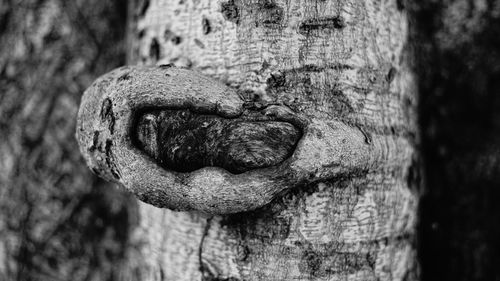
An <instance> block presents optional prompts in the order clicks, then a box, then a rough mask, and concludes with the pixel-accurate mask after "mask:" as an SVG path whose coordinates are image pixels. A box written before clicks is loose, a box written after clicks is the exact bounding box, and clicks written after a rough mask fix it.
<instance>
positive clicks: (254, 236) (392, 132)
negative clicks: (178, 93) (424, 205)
mask: <svg viewBox="0 0 500 281" xmlns="http://www.w3.org/2000/svg"><path fill="white" fill-rule="evenodd" d="M130 10H131V11H132V12H133V15H132V24H131V26H130V30H129V43H130V44H129V46H128V47H129V48H130V50H129V63H130V64H146V65H154V64H157V65H160V64H173V65H176V66H181V67H188V68H192V69H194V70H197V71H200V72H202V73H203V74H206V75H209V76H211V77H213V78H216V79H218V80H220V81H222V82H224V83H226V84H227V85H229V86H231V87H234V88H236V89H237V90H238V91H239V92H240V93H241V94H242V95H250V96H253V95H256V96H259V97H260V99H261V100H262V101H263V102H266V103H269V104H273V103H277V104H282V105H286V106H288V107H289V108H290V109H292V110H293V111H294V112H300V113H301V114H304V115H306V116H309V117H310V118H314V119H321V120H325V122H329V120H336V121H341V122H342V123H344V124H347V125H348V126H350V127H351V128H354V129H356V130H359V131H360V132H362V133H363V134H364V136H365V141H366V143H367V144H368V145H370V147H373V155H376V158H377V159H376V160H377V161H376V163H377V165H372V166H370V167H368V168H363V169H359V170H356V169H355V170H353V171H351V172H350V173H347V174H340V175H336V176H334V177H332V178H331V179H328V180H323V181H320V182H315V183H313V184H307V185H304V186H300V187H297V188H294V189H292V190H289V191H288V192H286V193H284V194H282V195H280V196H278V197H277V198H275V200H274V201H273V202H272V203H270V204H268V205H267V206H265V207H263V208H260V209H258V210H255V211H250V212H244V213H238V214H234V215H218V216H213V215H206V214H203V213H199V212H174V211H170V210H168V209H158V208H156V207H153V206H151V205H148V204H145V203H140V206H139V209H140V227H138V229H136V232H135V234H134V237H135V239H137V240H139V241H141V242H142V243H143V244H142V245H143V247H142V249H141V251H140V253H137V254H138V257H136V258H135V260H136V262H137V263H139V264H140V265H139V266H138V268H140V274H141V277H142V280H414V279H416V278H417V275H418V274H417V271H418V270H417V266H416V253H415V238H414V235H415V223H416V209H417V203H418V192H417V187H418V184H419V178H420V177H419V166H418V165H419V164H418V163H419V161H418V155H417V153H416V151H415V148H416V145H417V141H418V136H417V127H416V120H417V113H416V105H417V93H416V89H415V82H414V80H415V79H414V75H413V73H412V70H411V68H410V65H409V48H408V33H409V27H408V15H407V12H406V11H405V10H404V9H402V6H401V5H400V3H399V1H395V0H394V1H375V0H366V1H348V0H342V1H293V2H288V1H272V0H262V1H261V0H259V1H250V0H229V1H196V0H185V1H161V0H158V1H142V2H140V3H134V4H133V7H132V8H131V9H130ZM317 133H318V134H319V135H321V133H322V132H321V131H318V132H317ZM318 157H321V155H318ZM140 256H142V259H141V258H140Z"/></svg>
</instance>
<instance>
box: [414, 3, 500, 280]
mask: <svg viewBox="0 0 500 281" xmlns="http://www.w3.org/2000/svg"><path fill="white" fill-rule="evenodd" d="M409 8H410V11H411V12H412V13H413V16H414V21H413V23H412V24H413V27H414V30H413V31H414V34H413V36H414V38H413V40H412V41H413V42H419V45H417V46H416V47H417V50H418V53H417V54H418V55H417V57H416V62H415V63H416V69H417V72H418V75H419V87H420V90H419V91H420V106H421V107H420V118H421V137H422V144H423V158H424V175H425V176H424V178H425V185H424V190H423V191H424V194H423V197H422V201H421V207H420V218H421V219H420V226H419V255H420V263H421V268H422V280H424V281H428V280H464V281H465V280H500V272H499V271H498V269H497V266H498V264H500V240H499V238H500V224H498V222H500V204H499V203H498V201H499V200H500V159H499V156H500V154H499V153H500V3H499V1H461V0H456V1H419V3H418V4H409Z"/></svg>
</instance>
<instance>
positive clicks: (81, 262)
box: [0, 0, 137, 281]
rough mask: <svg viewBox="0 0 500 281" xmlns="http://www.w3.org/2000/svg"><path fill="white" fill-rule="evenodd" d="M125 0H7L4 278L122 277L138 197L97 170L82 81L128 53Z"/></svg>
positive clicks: (2, 103) (1, 88)
mask: <svg viewBox="0 0 500 281" xmlns="http://www.w3.org/2000/svg"><path fill="white" fill-rule="evenodd" d="M125 16H126V7H124V6H123V4H121V1H100V0H96V1H62V0H61V1H59V0H23V1H14V0H6V1H0V280H5V281H7V280H50V281H54V280H114V279H118V276H120V275H121V274H123V273H125V274H124V275H126V276H133V271H132V270H133V269H131V270H130V271H127V270H128V267H127V266H124V265H125V257H126V256H127V249H128V246H129V245H130V244H129V231H130V228H131V227H132V225H133V223H132V222H133V221H134V218H135V217H136V211H137V210H136V207H135V206H136V204H135V199H133V198H131V197H130V196H128V195H125V194H124V193H123V192H117V190H116V189H113V188H110V186H109V184H105V183H104V181H102V180H100V179H98V178H97V177H95V176H92V174H91V173H90V172H89V170H88V169H87V168H86V167H85V164H84V162H83V161H82V158H81V156H80V153H79V151H78V146H77V144H76V141H75V139H74V127H75V121H76V113H77V110H78V105H79V101H80V96H81V94H82V92H83V90H84V89H85V88H86V87H88V86H89V84H90V83H91V82H92V81H93V80H94V79H95V78H96V76H98V75H100V74H102V73H103V72H105V71H108V70H109V69H112V68H114V67H116V66H118V65H122V64H123V63H124V59H125V50H124V43H123V39H124V35H125V34H124V32H125V28H124V26H125Z"/></svg>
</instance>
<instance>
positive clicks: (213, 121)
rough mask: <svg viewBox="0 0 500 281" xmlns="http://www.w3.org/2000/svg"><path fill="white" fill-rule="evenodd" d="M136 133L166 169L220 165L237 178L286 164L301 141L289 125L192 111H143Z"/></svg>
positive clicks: (139, 143)
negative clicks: (256, 170)
mask: <svg viewBox="0 0 500 281" xmlns="http://www.w3.org/2000/svg"><path fill="white" fill-rule="evenodd" d="M133 132H134V136H133V139H134V142H135V145H136V146H137V147H138V148H139V149H141V150H142V151H144V152H145V153H146V154H147V155H149V156H150V157H152V158H153V159H154V160H155V161H156V162H157V163H158V164H159V165H160V166H162V167H164V168H167V169H170V170H174V171H177V172H191V171H194V170H197V169H200V168H203V167H207V166H216V167H221V168H224V169H226V170H227V171H229V172H231V173H233V174H240V173H243V172H246V171H249V170H252V169H257V168H265V167H270V166H274V165H277V164H279V163H281V162H283V161H284V160H285V159H287V158H288V157H290V155H291V154H292V153H293V151H294V149H295V146H296V144H297V142H298V140H299V139H300V137H301V133H300V131H299V129H298V128H296V127H295V126H294V125H292V124H290V123H288V122H282V121H255V120H245V119H240V118H238V119H226V118H222V117H219V116H216V115H200V114H196V113H193V112H191V111H190V110H187V109H185V110H167V109H153V110H147V111H143V112H141V113H139V114H138V116H137V118H136V120H135V127H134V130H133Z"/></svg>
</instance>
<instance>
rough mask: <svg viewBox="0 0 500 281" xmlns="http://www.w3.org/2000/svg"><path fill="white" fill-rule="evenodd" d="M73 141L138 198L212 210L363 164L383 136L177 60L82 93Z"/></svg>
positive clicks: (130, 71) (373, 156) (256, 202)
mask: <svg viewBox="0 0 500 281" xmlns="http://www.w3.org/2000/svg"><path fill="white" fill-rule="evenodd" d="M77 138H78V141H79V144H80V147H81V152H82V154H83V155H84V157H85V159H86V161H87V163H88V165H89V167H90V168H91V169H92V170H93V171H94V172H95V173H97V174H98V175H100V176H102V177H104V178H106V179H108V180H111V181H115V182H118V183H120V184H122V185H123V186H125V187H126V188H127V189H129V190H131V191H132V192H133V193H134V194H135V195H137V197H139V198H140V199H141V200H143V201H145V202H148V203H151V204H153V205H155V206H158V207H165V208H170V209H174V210H200V211H203V212H208V213H216V214H224V213H236V212H242V211H249V210H253V209H255V208H258V207H261V206H263V205H265V204H267V203H269V202H270V201H271V200H272V199H273V198H274V197H275V196H276V195H277V194H279V193H280V192H282V191H284V190H286V189H290V188H293V187H295V186H298V185H304V184H307V183H311V182H315V181H318V180H327V179H332V178H334V177H338V176H342V175H343V174H349V173H353V172H359V171H363V170H367V169H370V168H371V167H374V166H377V165H379V164H380V159H382V157H383V154H384V153H385V152H384V150H383V149H384V147H383V146H382V145H383V143H384V141H385V139H384V137H379V136H371V135H370V136H369V135H367V134H366V133H365V132H363V131H362V130H361V129H360V128H358V127H355V126H354V127H353V126H349V125H347V124H345V123H343V122H340V121H338V120H335V119H332V120H321V119H311V118H309V117H308V116H306V115H303V114H297V113H294V112H293V110H291V109H290V108H289V107H287V106H286V105H277V104H264V105H259V106H257V105H255V102H254V101H245V97H244V95H242V94H239V93H237V92H236V91H235V90H233V89H231V88H229V87H227V86H225V85H223V84H221V83H220V82H217V81H215V80H213V79H210V78H207V77H205V76H203V75H201V74H199V73H197V72H194V71H190V70H186V69H181V68H175V67H122V68H119V69H116V70H114V71H112V72H110V73H108V74H106V75H104V76H102V77H101V78H99V79H98V80H97V81H96V82H95V83H94V84H93V85H92V86H91V87H90V88H89V89H88V90H87V91H86V92H85V94H84V96H83V98H82V103H81V107H80V111H79V116H78V128H77ZM394 145H401V146H404V145H406V144H405V143H404V140H402V142H397V141H396V142H394ZM396 157H401V155H399V156H396ZM384 161H385V160H384Z"/></svg>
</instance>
